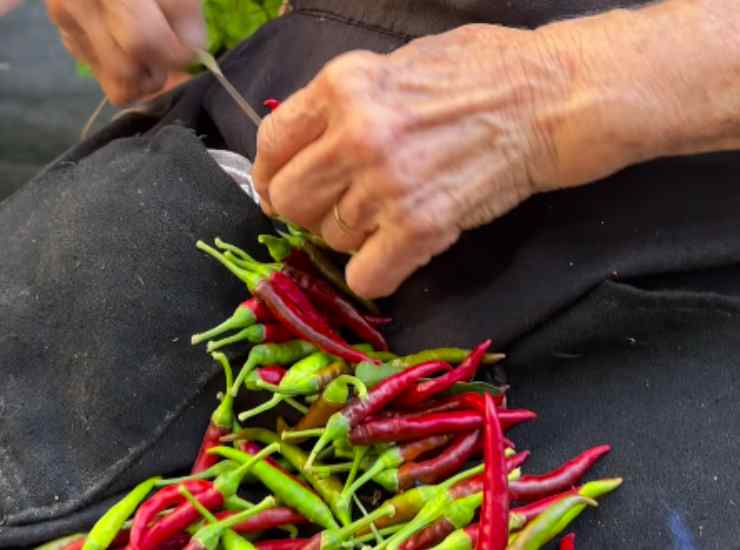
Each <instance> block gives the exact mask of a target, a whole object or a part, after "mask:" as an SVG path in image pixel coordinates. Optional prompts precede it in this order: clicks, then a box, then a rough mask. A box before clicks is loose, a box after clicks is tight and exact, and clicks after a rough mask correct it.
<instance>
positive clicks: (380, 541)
mask: <svg viewBox="0 0 740 550" xmlns="http://www.w3.org/2000/svg"><path fill="white" fill-rule="evenodd" d="M352 499H353V500H354V501H355V504H356V505H357V507H358V508H359V509H360V512H362V515H363V516H367V515H368V514H367V510H366V509H365V507H364V506H363V505H362V502H361V501H360V499H359V498H357V495H352ZM370 530H371V531H372V533H373V535H374V536H375V542H377V543H378V544H383V543H384V542H385V539H384V538H383V535H381V534H380V531H378V528H377V527H375V522H373V523H371V524H370Z"/></svg>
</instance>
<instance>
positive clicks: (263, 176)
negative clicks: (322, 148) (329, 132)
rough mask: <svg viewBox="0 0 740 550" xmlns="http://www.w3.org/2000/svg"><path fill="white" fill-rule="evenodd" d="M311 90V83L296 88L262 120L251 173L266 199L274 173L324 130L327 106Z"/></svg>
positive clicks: (261, 194) (257, 187) (259, 190)
mask: <svg viewBox="0 0 740 550" xmlns="http://www.w3.org/2000/svg"><path fill="white" fill-rule="evenodd" d="M314 90H315V88H314V87H313V86H311V85H310V84H309V85H308V86H307V87H305V88H302V89H300V90H298V91H297V92H296V93H294V94H293V95H292V96H290V97H289V98H288V99H287V100H285V101H284V102H283V103H281V104H280V107H278V108H277V109H275V110H274V111H273V112H272V113H271V114H269V115H267V116H266V117H265V118H264V119H262V124H260V127H259V131H258V132H257V156H256V158H255V161H254V168H253V169H252V176H253V178H254V184H255V187H256V189H257V192H258V193H259V194H260V197H262V198H263V199H264V200H266V201H268V202H269V186H270V181H271V180H272V178H273V177H274V176H275V174H277V173H278V171H279V170H280V169H281V168H282V167H283V166H285V165H286V164H287V163H288V162H289V161H290V160H291V159H292V158H293V157H294V156H296V155H297V154H298V153H300V152H301V151H302V150H303V149H305V148H306V147H307V146H309V145H311V144H312V143H313V142H314V141H316V140H317V139H318V138H319V137H321V135H322V134H323V133H324V131H325V130H326V127H327V116H326V109H325V107H324V103H323V101H321V100H320V97H319V94H317V93H316V92H315V91H314Z"/></svg>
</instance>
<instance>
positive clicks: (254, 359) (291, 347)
mask: <svg viewBox="0 0 740 550" xmlns="http://www.w3.org/2000/svg"><path fill="white" fill-rule="evenodd" d="M315 351H316V348H315V347H314V346H313V345H312V344H309V343H308V342H304V341H303V340H291V341H290V342H284V343H282V344H259V345H257V346H254V347H253V348H252V349H251V350H250V352H249V356H248V357H247V361H246V362H245V363H244V366H243V367H242V369H241V370H240V371H239V375H238V376H237V377H236V380H235V381H234V385H233V387H232V388H231V390H230V393H231V394H232V395H234V396H235V395H236V394H237V392H238V391H239V388H240V387H241V385H242V384H243V383H244V379H245V378H246V377H247V375H248V374H249V373H250V372H251V371H252V370H253V369H254V368H256V367H258V366H260V365H268V364H278V365H289V364H291V363H295V362H296V361H298V360H300V359H302V358H304V357H306V356H307V355H309V354H310V353H313V352H315Z"/></svg>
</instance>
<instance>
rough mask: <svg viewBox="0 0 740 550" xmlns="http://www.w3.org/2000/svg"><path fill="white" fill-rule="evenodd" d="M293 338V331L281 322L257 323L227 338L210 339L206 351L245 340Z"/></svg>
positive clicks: (274, 341) (259, 341) (271, 340)
mask: <svg viewBox="0 0 740 550" xmlns="http://www.w3.org/2000/svg"><path fill="white" fill-rule="evenodd" d="M293 338H295V336H293V333H291V332H290V331H288V330H287V329H286V328H284V327H283V325H281V324H280V323H257V324H256V325H252V326H251V327H247V328H244V329H242V330H240V331H239V332H237V333H235V334H232V335H231V336H227V337H226V338H221V339H220V340H210V341H209V342H208V345H207V346H206V351H207V352H212V351H216V350H217V349H221V348H223V347H226V346H230V345H231V344H236V343H238V342H243V341H245V340H246V341H247V342H249V343H250V344H262V343H263V342H273V343H280V342H287V341H288V340H292V339H293Z"/></svg>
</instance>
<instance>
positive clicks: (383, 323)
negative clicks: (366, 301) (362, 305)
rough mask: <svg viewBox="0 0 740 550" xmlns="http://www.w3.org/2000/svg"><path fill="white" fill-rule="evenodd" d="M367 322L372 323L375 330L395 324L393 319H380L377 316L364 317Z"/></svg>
mask: <svg viewBox="0 0 740 550" xmlns="http://www.w3.org/2000/svg"><path fill="white" fill-rule="evenodd" d="M363 317H364V318H365V321H367V322H368V323H370V324H371V325H372V326H374V327H375V328H380V327H385V326H388V325H390V324H391V323H393V318H392V317H378V316H375V315H363Z"/></svg>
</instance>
